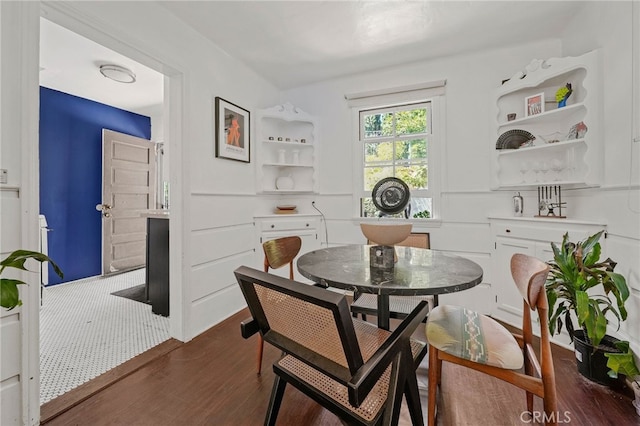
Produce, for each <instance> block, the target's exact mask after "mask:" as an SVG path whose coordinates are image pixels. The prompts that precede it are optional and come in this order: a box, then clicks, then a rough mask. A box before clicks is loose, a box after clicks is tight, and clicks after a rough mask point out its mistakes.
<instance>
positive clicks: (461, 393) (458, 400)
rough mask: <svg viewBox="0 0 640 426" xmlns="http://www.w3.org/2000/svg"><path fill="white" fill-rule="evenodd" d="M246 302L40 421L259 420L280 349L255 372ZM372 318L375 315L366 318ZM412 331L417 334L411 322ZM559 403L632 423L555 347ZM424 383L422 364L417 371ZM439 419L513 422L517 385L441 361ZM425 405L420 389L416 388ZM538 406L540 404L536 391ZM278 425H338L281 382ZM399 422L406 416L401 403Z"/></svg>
mask: <svg viewBox="0 0 640 426" xmlns="http://www.w3.org/2000/svg"><path fill="white" fill-rule="evenodd" d="M247 317H248V312H247V311H246V310H244V311H242V312H240V313H238V314H237V315H234V316H232V317H231V318H229V319H227V320H226V321H224V322H222V323H221V324H219V325H217V326H215V327H213V328H211V329H210V330H208V331H207V332H205V333H203V334H202V335H200V336H198V337H196V338H195V339H193V340H192V341H191V342H188V343H185V344H182V345H180V346H178V347H176V348H174V349H173V350H171V351H170V352H168V353H166V354H164V355H162V356H161V357H158V358H155V359H154V360H153V361H151V362H149V363H148V364H146V365H144V366H142V367H141V368H138V369H137V370H136V371H135V372H133V373H131V374H128V375H127V376H125V377H123V378H122V379H120V380H118V381H116V382H115V383H112V384H110V385H109V386H108V387H106V388H104V389H102V390H100V391H99V392H97V393H95V394H94V395H92V396H90V397H89V398H87V399H86V400H84V401H82V402H80V403H78V404H77V405H75V406H73V407H72V408H70V409H69V410H68V411H65V412H63V413H61V414H60V415H59V416H57V417H52V418H50V420H49V421H47V422H43V423H46V424H47V425H51V426H56V425H98V426H99V425H140V426H146V425H154V426H162V425H167V426H169V425H171V426H175V425H216V426H219V425H233V426H237V425H242V426H253V425H256V426H258V425H262V424H263V422H264V415H265V413H266V409H267V405H268V403H269V396H270V393H271V386H272V383H273V377H274V376H273V371H272V369H271V368H270V367H268V366H270V365H271V364H273V362H275V361H276V360H277V359H278V357H279V355H280V354H279V351H278V350H276V349H275V348H274V347H272V346H270V345H268V344H267V345H265V352H264V360H263V362H264V364H263V370H262V371H263V373H262V375H261V376H257V375H256V373H255V359H256V337H255V336H254V337H252V338H251V339H248V340H244V339H243V338H242V337H241V336H240V322H241V321H242V320H244V319H245V318H247ZM372 320H373V321H375V319H372ZM417 333H418V334H420V333H424V331H423V330H419V331H418V332H417ZM553 355H554V365H555V369H556V377H557V381H558V405H559V409H560V412H561V414H564V411H567V412H568V413H569V414H568V417H565V418H564V420H569V421H570V422H565V423H568V424H574V425H606V424H611V425H614V424H615V425H632V424H640V422H639V421H638V420H639V419H640V417H638V416H637V415H636V413H635V409H634V408H633V406H632V405H631V398H629V396H628V395H626V394H622V393H617V392H614V391H612V390H610V389H609V388H607V387H605V386H601V385H598V384H595V383H592V382H590V381H588V380H587V379H585V378H583V377H582V376H580V375H579V373H578V372H577V369H576V365H575V359H574V355H573V353H572V352H571V351H569V350H566V349H563V348H560V347H557V346H554V347H553ZM418 373H419V382H423V383H426V371H425V370H424V368H422V367H421V368H420V369H419V370H418ZM440 396H441V398H439V402H438V407H439V409H438V412H439V415H438V424H439V425H452V426H453V425H456V426H457V425H514V424H515V425H520V424H540V423H539V422H538V423H536V422H533V423H532V422H530V421H528V419H525V420H526V421H523V420H522V419H521V413H522V412H523V411H524V410H525V407H526V405H525V396H524V392H523V391H520V390H518V389H517V388H514V387H512V386H510V385H509V384H507V383H504V382H501V381H500V380H497V379H493V378H490V377H486V376H484V375H482V374H481V373H477V372H474V371H470V370H468V369H464V368H461V367H459V366H452V365H449V364H447V363H445V364H444V366H443V373H442V387H441V395H440ZM421 400H422V401H423V405H422V407H423V410H426V390H421ZM535 407H536V409H539V410H541V409H542V404H541V402H540V401H539V400H538V399H536V403H535ZM278 424H279V425H322V426H325V425H326V426H334V425H335V426H340V425H341V424H342V423H341V422H340V421H339V420H338V419H337V418H336V417H335V416H334V415H333V414H332V413H330V412H329V411H327V410H325V409H323V408H321V407H320V406H319V405H318V404H316V403H315V402H313V401H311V400H310V399H309V398H307V397H306V396H304V395H303V394H302V393H300V392H299V391H297V390H296V389H295V388H293V387H291V386H288V387H287V389H286V391H285V396H284V400H283V403H282V407H281V409H280V415H279V418H278ZM400 424H401V425H409V424H411V421H410V418H409V415H408V413H407V411H406V408H403V411H402V413H401V420H400Z"/></svg>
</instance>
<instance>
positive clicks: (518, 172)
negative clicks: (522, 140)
mask: <svg viewBox="0 0 640 426" xmlns="http://www.w3.org/2000/svg"><path fill="white" fill-rule="evenodd" d="M599 61H600V59H599V52H598V51H592V52H589V53H586V54H584V55H582V56H578V57H566V58H551V59H547V60H534V61H532V62H531V63H530V64H529V65H528V66H527V67H526V69H525V70H524V71H523V72H521V73H518V74H516V75H514V76H513V77H511V78H510V79H509V80H508V81H506V82H505V83H504V84H503V85H502V86H501V87H500V88H499V89H498V92H497V99H496V107H497V110H496V112H495V114H496V130H497V131H496V133H495V139H493V141H492V142H491V143H492V145H491V149H492V150H493V155H492V160H493V164H492V170H493V179H492V187H493V188H494V189H515V188H523V189H524V188H527V187H534V186H539V185H561V186H562V187H564V188H582V187H590V186H598V185H600V184H601V180H602V154H603V146H604V144H603V140H602V130H601V126H602V124H601V123H602V118H601V95H600V87H601V85H602V81H601V77H600V71H599V68H600V67H599V65H598V64H599ZM567 83H570V84H571V87H572V94H571V96H569V98H568V100H567V104H566V106H564V107H561V108H559V107H558V103H557V102H556V99H555V96H556V91H557V90H558V89H559V88H561V87H564V86H565V85H566V84H567ZM538 94H544V99H545V100H546V101H545V102H543V103H542V104H541V105H542V108H541V109H542V112H540V113H537V114H534V115H527V103H526V99H527V98H530V97H534V96H536V95H538ZM509 114H515V116H516V118H515V119H514V120H511V121H509V120H508V118H507V117H508V115H509ZM583 125H584V126H583ZM585 126H586V127H585ZM585 128H586V132H585V130H584V129H585ZM514 130H523V131H526V132H529V133H530V134H532V135H533V136H535V139H534V140H533V144H532V145H531V146H522V147H519V148H512V149H497V148H496V143H497V141H498V138H499V137H500V136H501V135H503V134H505V132H509V131H514ZM511 133H514V132H511Z"/></svg>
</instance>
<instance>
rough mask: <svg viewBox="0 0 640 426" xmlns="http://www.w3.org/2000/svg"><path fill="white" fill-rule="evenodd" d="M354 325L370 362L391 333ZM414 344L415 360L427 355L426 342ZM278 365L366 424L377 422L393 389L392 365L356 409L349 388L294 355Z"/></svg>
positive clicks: (369, 325)
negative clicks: (350, 397) (424, 353)
mask: <svg viewBox="0 0 640 426" xmlns="http://www.w3.org/2000/svg"><path fill="white" fill-rule="evenodd" d="M353 325H354V328H355V331H356V336H357V338H358V346H359V347H360V350H361V351H362V357H363V358H364V360H365V362H366V361H367V360H368V359H369V358H370V357H371V356H372V355H373V354H374V353H375V351H376V350H378V348H379V347H380V345H381V344H382V343H384V341H385V340H386V339H387V338H388V337H389V335H390V334H391V333H390V332H389V331H386V330H383V329H380V328H378V327H376V326H374V325H372V324H370V323H367V322H364V321H360V320H355V319H354V321H353ZM410 344H411V353H412V355H413V358H414V360H415V359H417V358H418V356H420V354H421V353H422V352H423V350H424V348H425V345H426V343H425V342H421V341H419V340H416V339H411V340H410ZM277 364H278V366H279V367H280V368H281V369H283V370H284V371H285V372H287V373H288V374H290V375H292V376H294V377H296V378H298V379H299V380H302V381H304V382H305V383H307V384H308V385H309V386H312V387H313V388H315V389H316V390H317V391H319V392H320V393H322V394H324V395H325V396H328V397H329V398H331V399H332V400H333V401H334V402H336V403H338V404H340V405H341V406H343V407H345V408H346V409H347V410H349V411H351V412H353V413H354V414H355V415H357V416H359V417H360V418H361V419H362V420H363V421H364V422H371V421H373V419H375V418H376V416H377V415H378V413H379V412H380V410H382V409H383V408H384V407H385V402H386V399H387V392H388V389H389V376H390V373H391V366H389V367H388V368H387V369H386V371H385V372H384V374H382V376H381V377H380V379H379V380H378V382H377V383H376V385H375V386H374V387H373V389H372V390H371V392H370V393H369V395H368V396H367V397H366V398H365V400H364V402H363V403H362V404H361V405H360V407H354V406H353V405H351V404H350V403H349V395H348V391H347V387H346V386H344V385H342V384H340V383H338V382H337V381H335V380H333V379H332V378H330V377H329V376H327V375H325V374H323V373H321V372H319V371H318V370H316V369H315V368H313V367H311V366H309V365H308V364H306V363H305V362H303V361H300V360H299V359H297V358H295V357H293V356H291V355H286V356H284V357H283V358H282V359H280V361H278V362H277Z"/></svg>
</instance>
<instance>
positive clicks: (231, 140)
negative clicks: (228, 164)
mask: <svg viewBox="0 0 640 426" xmlns="http://www.w3.org/2000/svg"><path fill="white" fill-rule="evenodd" d="M215 111H216V112H215V114H216V116H215V123H216V127H215V132H216V142H215V144H216V157H220V158H227V159H229V160H236V161H242V162H245V163H249V162H250V161H251V156H250V153H251V137H250V136H251V135H250V134H249V129H250V126H249V120H250V113H249V111H247V110H246V109H244V108H242V107H239V106H238V105H236V104H233V103H231V102H229V101H226V100H224V99H222V98H220V97H217V96H216V99H215Z"/></svg>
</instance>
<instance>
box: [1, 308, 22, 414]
mask: <svg viewBox="0 0 640 426" xmlns="http://www.w3.org/2000/svg"><path fill="white" fill-rule="evenodd" d="M20 314H21V308H15V309H14V310H12V311H7V310H5V309H2V310H1V311H0V315H1V318H0V336H2V345H1V346H0V359H1V360H2V362H1V363H0V400H2V405H3V407H4V406H6V407H19V406H20V404H21V401H22V396H21V395H22V393H21V392H22V388H21V386H20V366H21V365H22V363H21V362H20V348H21V340H20V334H21V333H20ZM5 404H6V405H5ZM0 412H1V413H0V424H2V425H5V424H6V425H12V424H18V423H19V422H18V421H17V420H16V418H15V417H14V416H15V414H16V413H15V412H12V411H11V410H7V409H3V410H0Z"/></svg>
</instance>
